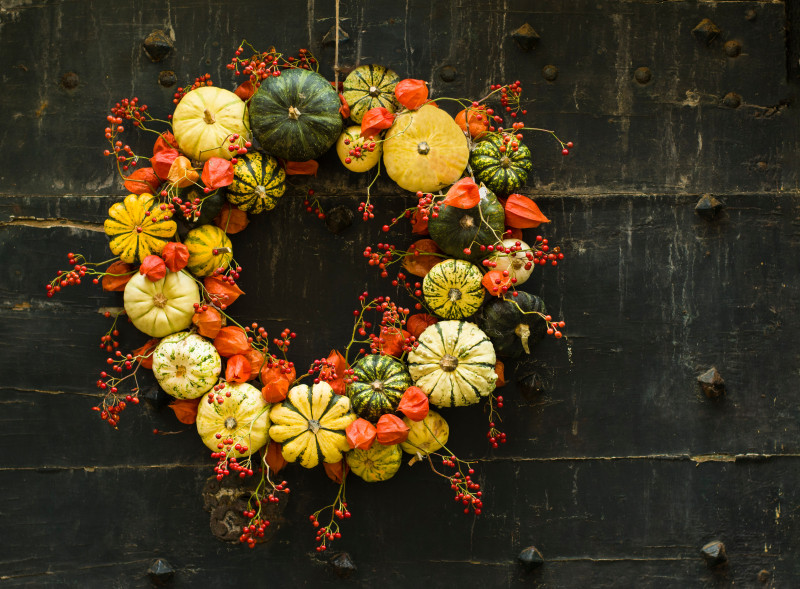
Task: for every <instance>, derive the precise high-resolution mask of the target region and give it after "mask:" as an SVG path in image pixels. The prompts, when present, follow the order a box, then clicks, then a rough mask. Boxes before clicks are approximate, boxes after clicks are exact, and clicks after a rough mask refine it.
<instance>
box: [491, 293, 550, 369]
mask: <svg viewBox="0 0 800 589" xmlns="http://www.w3.org/2000/svg"><path fill="white" fill-rule="evenodd" d="M546 312H547V310H546V309H545V307H544V301H543V300H542V299H540V298H539V297H537V296H536V295H532V294H530V293H527V292H525V291H522V290H519V291H517V296H515V297H508V299H505V298H496V299H493V300H491V301H489V302H488V303H487V304H486V306H485V307H484V308H483V309H482V310H481V313H480V317H479V321H478V322H479V323H480V326H481V328H482V329H483V331H484V332H486V335H488V336H489V339H491V340H492V344H493V345H494V349H495V350H496V351H497V355H498V356H503V357H506V358H519V357H520V356H522V355H523V354H530V353H531V347H532V346H533V345H534V344H535V343H536V342H538V341H539V340H540V339H542V338H543V337H544V335H545V333H547V324H546V323H545V320H544V319H543V318H542V315H544V314H545V313H546Z"/></svg>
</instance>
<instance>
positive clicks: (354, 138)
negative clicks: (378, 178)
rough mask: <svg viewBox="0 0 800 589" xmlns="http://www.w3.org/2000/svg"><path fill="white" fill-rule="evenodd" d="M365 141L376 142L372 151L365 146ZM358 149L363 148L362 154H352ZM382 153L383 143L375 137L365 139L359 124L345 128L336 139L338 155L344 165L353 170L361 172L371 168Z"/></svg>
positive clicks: (368, 142) (368, 143)
mask: <svg viewBox="0 0 800 589" xmlns="http://www.w3.org/2000/svg"><path fill="white" fill-rule="evenodd" d="M365 143H366V144H367V145H370V144H372V143H374V144H375V147H374V148H373V150H372V151H370V150H369V149H368V148H367V147H365V146H364V144H365ZM356 149H360V150H361V155H359V156H356V155H354V154H351V152H353V151H355V150H356ZM381 153H383V147H382V144H381V143H380V142H377V141H375V140H374V139H364V138H363V137H362V136H361V127H359V126H358V125H353V126H352V127H348V128H347V129H345V130H344V131H343V132H342V134H341V135H340V136H339V139H338V141H336V155H338V156H339V160H341V162H342V165H343V166H344V167H345V168H347V169H348V170H350V171H351V172H358V173H361V172H366V171H368V170H371V169H372V168H374V167H375V166H376V165H377V164H378V162H379V161H380V159H381ZM348 159H349V160H350V161H349V162H348V161H347V160H348Z"/></svg>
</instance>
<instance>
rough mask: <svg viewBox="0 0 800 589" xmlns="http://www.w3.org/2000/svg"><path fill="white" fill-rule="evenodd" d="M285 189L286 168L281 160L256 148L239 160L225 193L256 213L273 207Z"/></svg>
mask: <svg viewBox="0 0 800 589" xmlns="http://www.w3.org/2000/svg"><path fill="white" fill-rule="evenodd" d="M285 191H286V172H284V171H283V168H281V167H280V166H279V165H278V160H276V159H275V158H274V157H272V156H271V155H266V154H263V155H262V154H260V153H259V152H257V151H254V152H251V153H247V154H245V155H244V156H242V157H240V158H238V159H237V160H236V163H235V164H234V165H233V183H232V184H231V185H230V186H228V190H227V192H226V195H227V197H228V202H230V203H231V204H232V205H234V206H236V207H239V208H240V209H242V210H243V211H247V212H248V213H253V214H254V215H257V214H258V213H262V212H264V211H271V210H272V209H274V208H275V205H276V204H278V199H279V198H280V197H282V196H283V193H284V192H285Z"/></svg>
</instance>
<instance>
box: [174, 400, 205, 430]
mask: <svg viewBox="0 0 800 589" xmlns="http://www.w3.org/2000/svg"><path fill="white" fill-rule="evenodd" d="M200 399H202V397H200V398H197V399H176V400H175V401H173V402H172V403H170V404H169V408H170V409H172V410H173V411H174V412H175V417H177V418H178V421H180V422H181V423H185V424H186V425H191V424H193V423H194V422H195V421H197V406H198V405H199V404H200Z"/></svg>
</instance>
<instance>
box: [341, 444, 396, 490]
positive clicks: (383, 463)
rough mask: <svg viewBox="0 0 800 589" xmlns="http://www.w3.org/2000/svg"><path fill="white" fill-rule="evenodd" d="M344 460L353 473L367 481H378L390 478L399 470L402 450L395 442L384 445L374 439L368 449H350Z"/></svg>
mask: <svg viewBox="0 0 800 589" xmlns="http://www.w3.org/2000/svg"><path fill="white" fill-rule="evenodd" d="M346 460H347V466H349V467H350V470H352V471H353V473H354V474H355V475H357V476H359V477H361V478H362V479H364V480H365V481H366V482H368V483H378V482H380V481H386V480H388V479H390V478H392V477H393V476H394V475H395V474H396V473H397V471H398V470H400V465H401V464H402V462H403V452H402V450H400V446H399V445H397V444H392V445H391V446H384V445H383V444H381V443H380V442H377V441H375V442H373V443H372V446H370V447H369V449H368V450H359V449H358V448H355V449H353V450H351V451H350V452H348V453H347V456H346Z"/></svg>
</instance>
